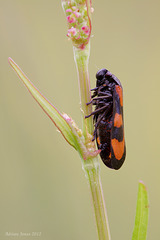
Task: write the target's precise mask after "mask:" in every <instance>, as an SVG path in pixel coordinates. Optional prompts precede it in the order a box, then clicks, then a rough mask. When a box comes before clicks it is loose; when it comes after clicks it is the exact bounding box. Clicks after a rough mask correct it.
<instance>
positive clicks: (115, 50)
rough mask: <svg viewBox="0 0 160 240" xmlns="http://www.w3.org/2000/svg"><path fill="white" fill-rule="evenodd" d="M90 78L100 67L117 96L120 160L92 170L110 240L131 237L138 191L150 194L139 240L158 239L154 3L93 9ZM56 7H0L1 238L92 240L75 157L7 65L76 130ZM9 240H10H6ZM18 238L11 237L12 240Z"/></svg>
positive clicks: (69, 67)
mask: <svg viewBox="0 0 160 240" xmlns="http://www.w3.org/2000/svg"><path fill="white" fill-rule="evenodd" d="M93 7H94V10H95V11H94V14H93V19H92V27H93V28H92V34H93V37H92V39H91V56H90V64H89V70H90V79H91V87H94V86H95V74H96V72H97V70H98V69H100V68H103V67H105V68H107V69H109V70H110V71H111V72H112V73H114V74H115V75H116V76H117V77H118V78H119V79H120V80H121V83H122V85H123V89H124V117H125V136H126V145H127V158H126V162H125V164H124V165H123V167H122V168H121V169H120V170H119V171H114V170H110V169H108V168H106V167H105V165H104V164H103V163H102V162H100V165H101V178H102V185H103V190H104V196H105V201H106V206H107V211H108V218H109V223H110V230H111V236H112V240H115V239H131V235H132V231H133V226H134V218H135V210H136V198H137V191H138V180H143V181H144V183H145V184H146V186H147V189H148V192H149V228H148V239H154V240H159V239H160V228H159V215H160V190H159V188H160V187H159V182H160V174H159V170H160V154H159V152H160V147H159V146H160V139H159V137H160V127H159V123H160V79H159V75H160V74H159V72H160V57H159V56H160V1H159V0H157V1H156V0H152V1H151V0H141V1H138V0H135V1H128V0H124V1H119V0H115V1H104V0H99V1H98V0H97V1H93ZM66 33H67V27H66V21H65V16H64V13H63V11H62V8H61V1H60V0H59V1H54V0H52V1H51V0H48V1H45V0H34V1H33V0H32V1H31V0H23V1H21V0H0V109H1V111H0V155H1V157H0V158H1V159H0V166H1V167H0V192H1V193H0V239H1V240H5V239H10V238H11V237H9V236H7V235H6V234H7V232H8V233H9V232H11V233H20V232H23V233H26V234H27V233H31V234H32V232H36V233H39V232H40V233H41V235H40V236H39V237H23V239H45V240H52V239H58V240H62V239H67V240H68V239H69V240H72V239H73V240H82V239H90V240H91V239H92V240H96V239H97V232H96V231H97V230H96V226H95V222H94V218H93V211H92V205H91V201H90V200H91V197H90V192H89V189H88V186H87V181H86V179H85V176H84V172H83V170H82V168H81V161H80V158H79V156H78V154H77V153H76V151H75V150H74V149H72V148H71V147H70V146H68V144H67V143H66V142H65V141H64V139H63V138H62V136H61V134H59V133H58V132H57V131H56V128H55V126H54V125H53V123H52V122H51V121H50V119H49V118H48V117H47V116H46V115H45V114H44V112H43V111H42V110H41V108H40V107H39V106H38V105H37V103H36V102H35V101H34V100H33V98H32V97H31V96H30V95H29V93H28V91H27V90H26V89H25V88H24V86H23V85H22V83H21V82H20V80H19V79H18V77H17V76H16V74H15V73H14V72H13V70H12V69H11V67H10V66H9V64H8V61H7V59H8V57H12V58H13V59H14V61H16V63H17V64H18V65H19V66H20V67H21V68H22V69H23V71H24V72H25V73H26V75H27V76H28V77H29V78H30V79H31V81H32V82H33V83H34V84H35V85H36V86H37V87H38V89H39V90H40V91H41V92H42V93H43V94H44V95H45V96H46V97H47V98H48V99H49V100H50V101H51V102H52V103H53V104H54V105H55V106H56V107H57V108H58V109H59V110H60V111H64V112H66V113H68V114H69V115H70V116H72V118H73V119H74V120H75V121H76V123H77V124H78V125H79V126H81V113H80V109H79V106H80V105H79V92H78V84H77V73H76V68H75V64H74V59H73V51H72V45H71V42H70V41H68V40H67V37H66ZM12 238H13V237H12ZM19 238H20V237H18V236H17V237H16V236H15V237H14V239H19Z"/></svg>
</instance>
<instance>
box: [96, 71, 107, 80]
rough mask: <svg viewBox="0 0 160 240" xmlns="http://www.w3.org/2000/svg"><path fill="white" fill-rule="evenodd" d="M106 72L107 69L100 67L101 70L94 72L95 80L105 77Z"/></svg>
mask: <svg viewBox="0 0 160 240" xmlns="http://www.w3.org/2000/svg"><path fill="white" fill-rule="evenodd" d="M106 73H107V69H105V68H102V69H101V70H99V71H98V72H97V74H96V78H97V80H102V79H103V78H104V77H105V75H106Z"/></svg>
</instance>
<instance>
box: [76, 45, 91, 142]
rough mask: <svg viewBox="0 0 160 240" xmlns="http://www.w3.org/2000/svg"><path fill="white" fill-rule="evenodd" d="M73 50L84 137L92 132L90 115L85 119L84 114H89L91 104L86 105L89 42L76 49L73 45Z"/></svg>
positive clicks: (88, 96) (87, 100) (88, 93)
mask: <svg viewBox="0 0 160 240" xmlns="http://www.w3.org/2000/svg"><path fill="white" fill-rule="evenodd" d="M73 52H74V59H75V62H76V67H77V73H78V83H79V95H80V103H81V110H82V118H83V134H84V136H85V139H86V138H87V133H90V134H92V133H93V119H92V117H89V118H87V119H85V116H87V115H89V114H90V113H91V112H92V106H91V104H90V105H88V106H87V105H86V103H88V102H90V101H91V93H90V81H89V72H88V61H89V55H90V44H88V45H87V46H86V47H85V48H84V49H78V48H76V47H73Z"/></svg>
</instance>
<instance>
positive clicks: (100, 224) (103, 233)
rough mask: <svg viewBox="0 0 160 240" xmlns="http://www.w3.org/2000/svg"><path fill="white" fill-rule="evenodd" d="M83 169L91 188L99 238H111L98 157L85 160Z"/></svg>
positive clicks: (100, 239)
mask: <svg viewBox="0 0 160 240" xmlns="http://www.w3.org/2000/svg"><path fill="white" fill-rule="evenodd" d="M84 170H85V174H86V177H87V179H88V183H89V186H90V190H91V196H92V201H93V206H94V212H95V219H96V225H97V230H98V237H99V240H111V236H110V231H109V223H108V218H107V212H106V208H105V201H104V196H103V189H102V184H101V178H100V169H99V163H98V159H97V158H94V159H92V160H89V161H88V163H87V161H86V162H85V163H84Z"/></svg>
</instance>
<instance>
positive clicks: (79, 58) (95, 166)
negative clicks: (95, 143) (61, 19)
mask: <svg viewBox="0 0 160 240" xmlns="http://www.w3.org/2000/svg"><path fill="white" fill-rule="evenodd" d="M73 51H74V58H75V62H76V66H77V73H78V82H79V93H80V101H81V109H82V117H83V134H84V136H85V139H86V140H88V133H90V134H93V119H92V117H89V118H87V119H85V116H86V115H89V114H90V113H91V112H92V106H91V104H90V105H88V106H87V105H86V103H87V102H90V100H91V92H90V81H89V73H88V61H89V55H90V44H88V45H87V46H86V47H85V48H84V49H78V48H76V47H73ZM90 141H91V140H90ZM82 165H83V169H84V171H85V175H86V177H87V179H88V182H89V186H90V190H91V196H92V200H93V206H94V212H95V218H96V224H97V230H98V236H99V240H110V239H111V238H110V232H109V224H108V219H107V213H106V208H105V202H104V197H103V190H102V185H101V179H100V169H99V161H98V158H97V157H96V158H91V159H87V160H84V159H83V160H82Z"/></svg>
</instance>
